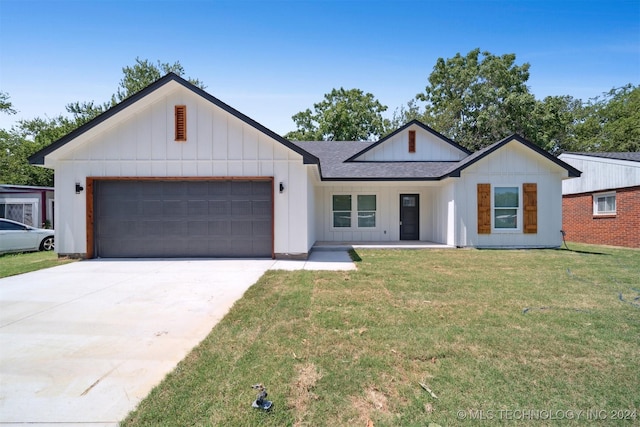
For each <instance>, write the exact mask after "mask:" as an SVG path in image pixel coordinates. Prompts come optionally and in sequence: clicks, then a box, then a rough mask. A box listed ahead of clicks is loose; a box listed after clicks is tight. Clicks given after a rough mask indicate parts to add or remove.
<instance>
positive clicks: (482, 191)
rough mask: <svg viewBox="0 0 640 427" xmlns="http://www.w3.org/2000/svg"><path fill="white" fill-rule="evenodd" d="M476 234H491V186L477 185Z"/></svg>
mask: <svg viewBox="0 0 640 427" xmlns="http://www.w3.org/2000/svg"><path fill="white" fill-rule="evenodd" d="M478 234H491V184H478Z"/></svg>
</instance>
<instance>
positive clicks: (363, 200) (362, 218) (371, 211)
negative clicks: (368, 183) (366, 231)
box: [358, 194, 376, 228]
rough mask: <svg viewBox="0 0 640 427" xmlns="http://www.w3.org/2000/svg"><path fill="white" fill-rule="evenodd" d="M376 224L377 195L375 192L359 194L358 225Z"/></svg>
mask: <svg viewBox="0 0 640 427" xmlns="http://www.w3.org/2000/svg"><path fill="white" fill-rule="evenodd" d="M375 226H376V196H375V195H374V194H366V195H358V227H362V228H369V227H375Z"/></svg>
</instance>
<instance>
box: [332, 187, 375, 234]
mask: <svg viewBox="0 0 640 427" xmlns="http://www.w3.org/2000/svg"><path fill="white" fill-rule="evenodd" d="M353 201H355V202H356V203H355V204H356V206H355V210H354V209H353ZM331 203H332V212H333V227H335V228H351V227H352V224H355V226H356V227H357V228H375V226H376V216H377V197H376V195H375V194H358V195H351V194H334V195H333V196H332V199H331ZM354 213H357V218H355V221H354V218H353V215H354Z"/></svg>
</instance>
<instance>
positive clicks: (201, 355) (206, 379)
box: [122, 244, 640, 427]
mask: <svg viewBox="0 0 640 427" xmlns="http://www.w3.org/2000/svg"><path fill="white" fill-rule="evenodd" d="M570 247H571V248H572V249H575V251H568V250H526V251H525V250H507V251H504V250H464V249H463V250H358V251H357V257H359V258H360V259H361V260H360V261H358V262H357V265H358V270H357V271H354V272H314V271H295V272H283V271H282V272H281V271H270V272H268V273H267V274H265V275H264V276H263V277H262V278H261V279H260V281H259V282H258V283H257V284H256V285H255V286H253V287H252V288H251V289H249V290H248V291H247V293H246V294H245V296H244V297H243V298H242V300H240V301H239V302H238V303H236V305H235V306H234V307H233V308H232V310H231V311H230V313H229V314H228V315H227V316H226V317H225V318H224V319H223V320H222V321H221V322H220V323H219V324H218V325H217V326H216V327H215V328H214V329H213V330H212V332H211V333H210V334H209V336H208V337H207V338H206V339H205V340H204V341H203V342H202V343H201V344H200V345H199V346H198V347H196V348H195V349H194V350H193V351H192V353H191V354H190V355H189V356H187V358H186V359H185V360H183V361H182V362H181V363H180V364H179V365H178V367H177V368H176V369H175V371H174V372H172V373H171V374H170V375H168V376H167V378H166V379H165V380H164V381H163V382H162V383H161V384H160V385H159V386H158V387H156V388H155V389H154V390H153V391H152V392H151V394H150V395H149V396H148V397H147V398H146V399H145V400H144V401H143V402H142V403H141V404H140V405H139V407H138V409H137V410H136V411H134V412H132V413H131V414H130V415H129V417H128V418H127V419H126V420H125V421H124V422H123V423H122V425H125V426H137V425H225V426H255V425H264V426H284V425H299V426H303V425H304V426H325V425H326V426H329V425H330V426H339V425H343V426H363V427H364V426H367V425H375V426H376V427H377V426H396V425H403V426H427V425H429V423H435V424H439V425H442V426H445V425H447V426H449V425H494V424H497V423H504V422H510V423H514V422H516V424H518V423H521V424H532V425H555V424H558V425H562V426H568V425H583V424H585V423H586V422H593V421H600V422H606V423H609V422H611V421H612V420H613V419H615V418H616V417H621V418H627V419H628V420H627V421H626V422H623V425H637V424H638V423H640V393H639V390H640V389H639V388H638V387H639V384H640V369H639V366H640V251H638V250H625V249H615V248H609V247H600V246H586V245H577V244H570ZM259 382H261V383H264V384H265V386H266V387H267V390H268V393H269V396H268V399H269V400H273V402H274V407H273V409H272V410H271V411H270V412H269V413H265V412H262V411H261V410H256V409H253V408H252V407H251V403H252V401H253V400H254V399H255V394H256V393H255V391H254V390H252V389H251V385H252V384H255V383H259ZM427 389H428V390H427ZM580 411H582V412H580ZM634 418H635V419H634Z"/></svg>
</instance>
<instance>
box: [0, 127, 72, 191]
mask: <svg viewBox="0 0 640 427" xmlns="http://www.w3.org/2000/svg"><path fill="white" fill-rule="evenodd" d="M74 128H75V123H73V122H71V121H70V120H69V119H68V118H66V117H63V116H59V117H57V118H53V119H46V120H45V119H40V118H37V119H33V120H21V121H20V122H18V124H17V125H16V126H13V127H12V128H11V130H9V131H6V130H0V182H3V183H9V184H18V185H42V186H46V187H51V186H53V171H52V170H50V169H45V168H42V167H37V166H33V165H31V164H29V161H28V160H27V158H28V157H29V156H30V155H31V154H33V153H35V152H36V151H38V150H40V149H42V148H44V147H45V146H47V145H49V144H50V143H52V142H53V141H55V140H57V139H58V138H60V137H62V136H64V135H65V134H66V133H67V132H70V131H71V130H73V129H74Z"/></svg>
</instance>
